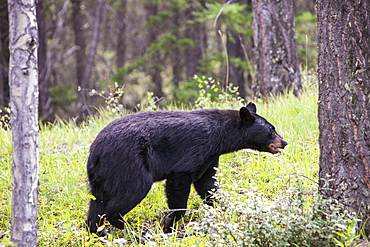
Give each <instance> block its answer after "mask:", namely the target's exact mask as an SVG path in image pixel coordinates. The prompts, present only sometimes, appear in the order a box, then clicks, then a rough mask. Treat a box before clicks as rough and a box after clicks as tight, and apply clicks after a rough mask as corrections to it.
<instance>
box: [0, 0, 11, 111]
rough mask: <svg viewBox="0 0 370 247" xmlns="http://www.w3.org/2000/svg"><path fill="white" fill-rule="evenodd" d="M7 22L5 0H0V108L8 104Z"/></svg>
mask: <svg viewBox="0 0 370 247" xmlns="http://www.w3.org/2000/svg"><path fill="white" fill-rule="evenodd" d="M8 33H9V22H8V9H7V5H6V1H5V0H0V109H1V108H3V107H5V106H8V104H9V77H8V76H9V71H8V67H9V40H8Z"/></svg>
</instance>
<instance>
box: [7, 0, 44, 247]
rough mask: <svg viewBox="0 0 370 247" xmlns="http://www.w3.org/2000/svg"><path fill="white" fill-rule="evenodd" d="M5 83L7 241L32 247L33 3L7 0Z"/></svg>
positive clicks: (35, 40) (35, 175) (34, 209)
mask: <svg viewBox="0 0 370 247" xmlns="http://www.w3.org/2000/svg"><path fill="white" fill-rule="evenodd" d="M8 9H9V27H10V28H9V31H10V32H9V50H10V62H9V84H10V107H11V128H12V144H13V169H12V179H13V182H12V219H11V222H12V224H11V242H12V243H13V244H14V245H17V246H27V247H29V246H36V241H37V221H36V220H37V196H38V188H37V186H38V160H39V158H38V131H39V128H38V109H37V107H38V68H37V46H38V30H37V22H36V3H35V1H30V0H27V1H26V0H24V1H21V0H17V1H16V0H9V1H8Z"/></svg>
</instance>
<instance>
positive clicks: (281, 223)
mask: <svg viewBox="0 0 370 247" xmlns="http://www.w3.org/2000/svg"><path fill="white" fill-rule="evenodd" d="M301 179H304V178H299V177H293V178H292V177H291V176H287V177H284V178H282V180H283V184H285V185H284V187H285V188H286V190H285V191H283V192H281V193H279V194H277V195H276V196H275V197H274V198H267V197H266V196H265V195H264V194H263V193H261V192H260V191H259V189H258V188H256V187H253V185H251V186H249V187H242V186H240V185H239V184H238V183H235V184H233V185H228V184H226V185H225V188H221V189H220V190H219V191H218V192H217V193H215V194H214V197H215V198H216V199H217V204H216V206H215V207H208V206H203V207H202V208H201V210H200V214H201V215H202V218H201V220H200V223H199V225H198V231H199V234H200V235H201V236H204V237H206V236H212V237H210V238H209V241H210V243H211V245H213V246H221V245H226V246H336V243H342V242H343V241H344V240H345V239H346V234H345V233H346V232H347V229H351V230H353V232H356V223H357V220H356V217H355V215H354V214H352V213H349V212H347V211H345V210H344V209H343V208H342V206H341V205H340V204H338V203H334V202H332V201H330V202H329V201H326V200H324V199H322V198H320V196H318V195H317V193H316V192H314V191H313V190H307V189H303V188H302V185H301V184H300V181H299V180H301ZM351 227H354V228H351ZM338 232H340V233H338ZM343 232H344V233H343ZM336 235H338V236H340V240H338V239H337V238H335V240H336V241H335V242H334V241H333V239H334V237H335V236H336ZM353 239H354V238H351V239H350V240H351V241H353ZM351 243H352V242H351ZM351 243H349V244H351ZM347 244H348V243H347ZM343 246H344V245H343ZM346 246H348V245H346Z"/></svg>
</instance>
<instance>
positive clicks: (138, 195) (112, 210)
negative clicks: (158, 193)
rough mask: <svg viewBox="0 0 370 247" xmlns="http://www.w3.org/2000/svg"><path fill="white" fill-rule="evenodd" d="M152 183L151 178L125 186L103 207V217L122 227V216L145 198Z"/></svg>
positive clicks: (123, 225)
mask: <svg viewBox="0 0 370 247" xmlns="http://www.w3.org/2000/svg"><path fill="white" fill-rule="evenodd" d="M152 184H153V182H152V181H151V180H150V181H149V180H148V181H145V182H144V183H141V184H140V185H138V186H136V187H134V188H127V189H126V190H125V191H122V192H121V193H120V194H119V195H117V196H116V197H115V198H113V199H111V200H110V201H109V202H108V203H107V206H106V209H105V212H106V215H105V217H106V219H107V220H108V221H109V223H111V224H112V225H113V226H115V227H117V228H119V229H123V228H124V227H125V224H124V222H123V219H122V217H123V216H124V215H125V214H127V213H128V212H129V211H130V210H131V209H133V208H134V207H135V206H136V205H137V204H139V203H140V202H141V201H142V200H143V199H144V198H145V196H146V195H147V194H148V192H149V190H150V188H151V187H152ZM130 189H131V190H130Z"/></svg>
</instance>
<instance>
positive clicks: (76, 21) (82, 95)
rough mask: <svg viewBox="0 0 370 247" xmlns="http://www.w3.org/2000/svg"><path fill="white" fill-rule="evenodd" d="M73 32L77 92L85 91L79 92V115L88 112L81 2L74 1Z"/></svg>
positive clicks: (78, 0) (79, 0)
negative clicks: (78, 89) (75, 48)
mask: <svg viewBox="0 0 370 247" xmlns="http://www.w3.org/2000/svg"><path fill="white" fill-rule="evenodd" d="M72 15H73V31H74V34H75V44H76V46H77V50H76V52H75V53H76V79H77V80H76V91H77V88H78V86H80V87H81V88H83V89H85V90H81V91H77V95H78V102H79V107H80V109H79V110H78V115H81V114H83V113H84V112H86V111H87V109H86V108H85V104H86V99H87V91H86V89H88V85H86V84H85V83H84V80H83V78H84V74H85V58H86V53H85V52H86V40H85V32H84V30H83V18H82V14H81V0H72Z"/></svg>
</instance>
